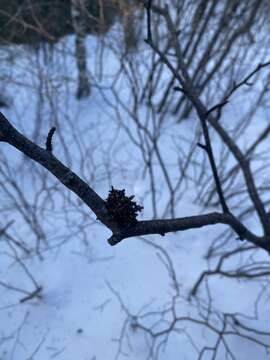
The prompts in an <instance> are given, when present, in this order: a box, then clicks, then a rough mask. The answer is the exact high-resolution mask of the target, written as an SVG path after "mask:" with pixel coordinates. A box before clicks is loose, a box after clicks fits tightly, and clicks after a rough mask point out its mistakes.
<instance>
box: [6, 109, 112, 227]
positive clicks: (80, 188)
mask: <svg viewBox="0 0 270 360" xmlns="http://www.w3.org/2000/svg"><path fill="white" fill-rule="evenodd" d="M0 140H1V141H4V142H7V143H9V144H10V145H12V146H14V147H15V148H16V149H18V150H19V151H21V152H22V153H23V154H25V155H26V156H28V157H29V158H31V159H32V160H34V161H36V162H37V163H39V164H40V165H42V166H43V167H45V168H46V169H47V170H48V171H49V172H51V173H52V174H53V175H54V176H55V177H57V179H58V180H59V181H61V183H62V184H64V185H65V186H66V187H67V188H69V189H70V190H71V191H73V192H74V193H75V194H76V195H78V196H79V198H81V200H82V201H83V202H84V203H85V204H86V205H87V206H88V207H89V208H90V209H91V210H92V211H93V212H94V213H95V214H96V216H97V218H98V219H99V220H100V221H101V222H102V223H103V224H104V225H106V226H108V227H109V228H111V229H114V228H115V226H114V225H115V224H113V223H112V222H111V220H110V217H109V215H108V212H107V208H106V206H105V201H104V200H103V199H102V198H101V197H100V196H99V195H98V194H97V193H96V192H95V191H94V190H93V189H92V188H91V187H90V186H89V185H88V184H87V183H86V182H84V181H83V180H82V179H81V178H80V177H79V176H77V175H76V174H75V173H74V172H72V171H71V170H70V169H69V168H68V167H66V166H65V165H64V164H62V163H61V161H59V160H58V159H57V158H56V157H55V156H53V155H52V153H51V152H49V151H46V150H45V149H43V148H41V147H40V146H38V145H36V144H34V143H33V142H32V141H30V140H28V139H27V138H26V137H25V136H23V135H22V134H21V133H19V132H18V131H17V130H16V129H15V128H14V127H13V126H12V125H11V124H10V122H9V121H8V120H7V119H6V117H5V116H4V115H3V114H2V113H1V112H0Z"/></svg>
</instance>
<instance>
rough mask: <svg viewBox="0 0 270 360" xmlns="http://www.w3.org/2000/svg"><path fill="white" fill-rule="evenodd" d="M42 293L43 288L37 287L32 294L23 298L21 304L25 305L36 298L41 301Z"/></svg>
mask: <svg viewBox="0 0 270 360" xmlns="http://www.w3.org/2000/svg"><path fill="white" fill-rule="evenodd" d="M41 291H42V287H41V286H39V287H37V288H36V289H35V290H34V291H33V292H31V293H30V294H29V295H27V296H25V297H23V298H22V299H20V303H21V304H23V303H25V302H26V301H29V300H32V299H33V298H35V297H36V298H38V299H40V298H41V295H40V293H41Z"/></svg>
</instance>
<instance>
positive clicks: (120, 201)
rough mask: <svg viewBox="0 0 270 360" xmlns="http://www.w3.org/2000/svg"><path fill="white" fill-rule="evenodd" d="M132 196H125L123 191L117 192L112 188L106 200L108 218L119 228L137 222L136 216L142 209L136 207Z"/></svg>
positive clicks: (138, 206)
mask: <svg viewBox="0 0 270 360" xmlns="http://www.w3.org/2000/svg"><path fill="white" fill-rule="evenodd" d="M133 199H134V195H133V196H129V197H128V196H126V195H125V189H123V190H117V189H115V188H114V187H113V186H112V188H111V190H110V191H109V195H108V198H107V199H106V206H107V209H108V212H109V214H110V216H111V217H112V218H113V220H114V221H115V222H116V223H117V224H118V225H119V226H120V227H124V226H127V225H132V224H135V223H136V222H137V216H138V214H139V213H140V212H141V211H142V209H143V207H142V206H140V205H138V204H137V203H136V202H135V201H132V200H133Z"/></svg>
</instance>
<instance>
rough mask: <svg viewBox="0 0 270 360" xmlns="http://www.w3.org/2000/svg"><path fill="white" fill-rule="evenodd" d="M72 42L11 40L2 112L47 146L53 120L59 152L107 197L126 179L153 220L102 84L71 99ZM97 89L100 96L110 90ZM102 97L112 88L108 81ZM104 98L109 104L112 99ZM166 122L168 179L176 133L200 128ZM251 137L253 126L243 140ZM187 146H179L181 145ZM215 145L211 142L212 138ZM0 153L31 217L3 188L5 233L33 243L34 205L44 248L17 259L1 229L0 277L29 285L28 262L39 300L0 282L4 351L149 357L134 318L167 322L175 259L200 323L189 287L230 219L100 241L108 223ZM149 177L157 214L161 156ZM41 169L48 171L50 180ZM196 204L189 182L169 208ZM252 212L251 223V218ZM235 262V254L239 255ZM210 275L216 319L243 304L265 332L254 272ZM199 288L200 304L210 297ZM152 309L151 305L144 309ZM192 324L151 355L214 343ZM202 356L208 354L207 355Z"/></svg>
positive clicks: (136, 163)
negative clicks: (45, 44)
mask: <svg viewBox="0 0 270 360" xmlns="http://www.w3.org/2000/svg"><path fill="white" fill-rule="evenodd" d="M73 41H74V38H72V37H70V38H68V39H65V40H63V41H62V43H61V44H59V45H57V48H56V49H54V51H53V53H52V54H51V56H52V57H53V59H50V60H48V62H47V63H46V61H44V58H43V57H42V52H39V53H37V52H32V53H31V52H26V51H25V50H24V49H20V48H14V49H10V51H11V53H12V54H13V57H14V60H13V61H14V64H13V66H10V65H9V66H7V67H6V69H4V68H3V69H2V73H3V74H5V76H10V79H12V80H13V82H10V83H9V85H8V87H7V88H6V89H5V90H6V92H7V93H8V94H9V95H10V97H11V98H12V101H13V102H12V106H11V108H10V109H9V110H5V111H4V113H5V114H6V116H7V117H8V118H9V119H10V121H11V122H12V123H13V124H14V125H15V126H17V128H18V129H19V130H20V131H22V132H23V133H24V134H25V135H27V136H28V137H30V138H32V139H33V138H34V139H35V141H36V142H37V143H39V144H44V142H45V140H46V135H47V132H48V130H49V128H50V127H51V126H53V125H56V127H57V132H56V134H55V137H54V153H55V155H56V156H57V157H59V159H61V160H62V161H63V162H64V163H66V164H68V165H69V166H71V167H72V169H73V170H74V171H75V172H77V173H78V175H79V176H81V177H82V178H84V180H86V181H88V182H89V183H90V184H91V186H92V187H93V188H94V189H95V190H96V191H97V192H98V193H99V194H100V195H101V196H102V197H104V198H106V196H107V194H108V191H109V189H110V186H111V185H114V186H115V187H116V188H125V189H126V191H127V193H128V194H135V195H136V199H138V201H139V202H141V203H143V205H144V212H143V214H142V218H144V219H147V218H151V217H152V216H153V213H152V207H151V196H150V195H149V180H148V179H147V178H146V176H145V172H144V163H143V160H142V156H141V153H140V151H139V150H138V149H137V148H136V146H135V145H134V144H133V143H132V142H131V141H130V138H129V136H128V135H127V132H126V131H124V130H123V128H122V127H121V126H120V125H119V122H118V121H117V119H116V118H115V113H114V112H113V110H112V107H111V106H109V105H108V102H107V101H105V99H104V96H103V95H104V93H103V95H102V94H101V92H100V89H98V88H96V87H95V86H93V87H92V93H91V97H90V98H89V99H86V100H83V101H81V102H77V101H76V100H75V98H74V93H75V88H76V68H75V62H74V58H73V54H72V52H73V50H72V49H73V46H72V44H73ZM96 48H97V40H96V39H94V38H92V37H89V39H88V50H89V49H90V50H91V49H96ZM5 51H6V50H5ZM5 51H4V52H5ZM105 51H108V52H107V54H105V59H106V61H104V60H103V61H104V62H103V64H104V66H106V67H105V70H104V72H105V73H104V75H103V78H102V81H101V85H102V86H103V87H104V89H105V88H106V86H107V85H108V84H110V83H111V81H112V80H111V79H112V76H113V74H114V73H116V72H117V68H118V67H119V66H120V65H119V63H118V60H117V58H115V57H114V55H113V53H111V52H109V50H105ZM49 55H50V54H49ZM96 61H97V60H96V57H95V54H93V53H91V51H89V66H90V69H91V71H92V72H94V71H95V64H96ZM3 66H4V65H3ZM63 80H64V81H63ZM6 83H7V81H6ZM39 91H40V93H42V95H43V96H44V99H43V100H44V101H43V102H41V104H40V103H39V101H41V100H40V98H38V95H37V94H38V92H39ZM104 91H105V93H106V91H107V90H106V89H105V90H104ZM125 91H126V89H125V88H124V87H123V88H122V89H121V96H122V99H126V101H128V96H126V94H125ZM44 94H46V96H45V95H44ZM119 94H120V93H119ZM106 96H107V97H110V89H108V92H107V93H106ZM111 101H112V103H113V102H114V101H115V100H114V98H113V97H112V98H111ZM237 101H239V99H238V98H237V97H236V100H235V104H236V106H233V105H230V106H229V108H228V109H226V112H225V114H224V118H226V116H227V117H228V118H231V117H232V116H235V114H236V113H235V112H236V111H237V109H238V111H239V108H240V107H239V104H238V103H237ZM128 105H129V104H127V106H128ZM242 108H243V109H244V108H245V104H241V109H240V111H241V112H242V113H243V110H242ZM141 111H142V113H145V112H146V111H147V110H146V109H145V108H143V107H142V110H141ZM268 115H269V114H268V113H264V114H262V116H261V118H260V119H259V120H258V122H257V123H256V125H253V126H251V127H250V130H249V132H246V133H245V136H246V138H243V140H241V141H243V143H242V144H241V145H245V144H246V143H247V142H248V141H249V139H250V138H249V136H253V135H254V133H255V132H256V131H258V130H259V129H261V128H263V126H264V124H265V118H266V117H267V116H268ZM41 119H43V120H42V122H41ZM192 120H194V119H192ZM167 124H170V125H167ZM167 124H166V126H164V128H163V130H164V131H163V133H162V136H161V138H160V140H159V144H160V147H161V149H162V156H163V158H164V160H165V163H166V164H167V166H168V168H169V169H170V170H169V171H171V174H172V175H171V176H172V177H173V172H174V171H176V170H175V168H176V167H175V166H176V164H177V157H176V152H177V147H176V146H175V142H177V140H178V139H180V138H181V136H183V135H184V136H185V137H186V138H189V137H192V136H193V133H194V129H195V125H194V123H193V122H192V121H184V122H182V123H181V124H175V123H173V120H172V119H170V118H168V123H167ZM127 126H128V127H129V129H130V131H131V132H134V133H136V127H135V125H134V124H133V123H131V122H129V123H128V125H127ZM227 126H228V127H230V126H231V124H230V123H228V124H227ZM247 134H250V135H248V137H247ZM182 146H183V147H184V146H185V142H183V145H182ZM215 146H216V147H217V149H218V146H219V145H218V143H217V144H215ZM1 151H2V152H3V154H4V155H5V159H8V163H7V164H5V163H4V162H2V163H1V167H2V169H3V171H4V172H6V173H8V172H7V167H9V172H10V178H12V177H14V178H15V179H16V181H18V184H20V188H21V190H22V193H23V196H25V197H26V198H27V201H29V203H30V204H32V206H33V207H32V208H31V206H30V207H29V208H28V209H26V214H24V213H22V212H20V211H19V210H18V206H22V204H23V201H22V198H21V199H19V200H18V204H16V202H15V200H16V199H17V197H18V195H19V192H16V191H15V190H14V188H13V189H11V188H9V190H10V192H11V193H12V194H13V195H14V199H15V200H14V201H13V202H12V201H11V198H12V197H8V196H7V194H6V197H4V192H3V200H2V202H3V203H4V205H3V204H2V214H3V218H2V219H1V224H2V225H3V226H4V225H5V224H6V223H7V222H8V221H14V223H13V224H12V225H11V227H10V228H9V229H8V231H9V232H10V234H12V236H14V238H15V239H16V236H19V237H20V239H22V240H23V242H25V243H26V244H28V245H29V247H31V246H32V247H34V246H35V244H36V242H37V237H36V235H35V232H34V231H33V228H32V227H31V224H30V225H29V224H28V223H27V221H26V217H25V216H26V215H27V213H28V214H29V213H30V212H31V211H33V212H34V211H37V212H38V214H39V217H38V219H39V220H38V221H39V222H40V225H41V226H42V229H43V231H44V232H45V234H46V239H45V240H44V239H42V240H41V245H40V249H39V255H40V256H37V255H35V254H31V255H26V254H24V253H23V251H21V252H20V251H19V249H17V248H16V253H17V255H18V256H19V257H20V258H21V259H22V261H23V264H24V266H22V262H18V261H15V259H14V251H13V250H14V248H10V247H9V246H8V245H7V244H6V242H5V238H4V237H3V238H2V239H1V240H2V241H1V243H0V246H1V254H0V263H1V267H0V279H1V282H4V283H5V284H10V285H12V286H13V287H18V288H20V289H26V290H28V291H29V292H31V291H33V289H34V288H33V283H32V282H31V279H30V278H29V276H27V271H30V273H31V274H32V276H33V277H34V279H35V281H36V282H37V284H38V285H39V286H41V287H42V292H41V298H40V299H32V300H29V301H27V302H24V303H19V301H20V299H22V298H23V297H24V294H21V293H19V292H17V291H15V289H13V290H12V289H7V288H5V287H3V286H0V299H1V300H0V359H1V360H7V359H14V360H26V359H29V360H30V359H36V360H47V359H54V358H55V359H59V360H74V359H80V360H93V359H96V360H101V359H102V360H107V359H114V358H115V357H117V356H118V358H119V359H124V358H129V359H134V360H135V359H140V360H144V359H146V358H148V357H149V356H150V355H152V356H154V355H155V354H149V338H148V337H147V336H146V335H145V333H144V332H143V331H142V330H140V329H138V328H136V326H135V327H133V326H132V316H134V317H138V318H139V317H140V315H143V314H147V313H149V314H148V315H149V317H147V319H146V320H145V321H146V325H149V324H151V323H154V322H155V321H157V323H156V327H155V330H162V329H164V328H166V326H168V324H170V315H168V314H164V318H163V320H164V321H163V322H161V321H158V320H157V319H159V320H160V317H161V315H160V314H159V312H162V311H163V310H164V309H165V308H167V307H169V306H170V304H171V302H172V299H173V296H175V295H176V288H175V286H174V285H173V282H172V272H171V270H172V267H171V266H173V268H174V270H175V272H176V275H177V282H178V285H179V286H178V287H177V289H178V290H179V294H177V301H176V304H175V309H176V312H177V316H178V317H190V318H192V319H194V318H197V319H200V320H202V319H203V318H204V315H202V313H203V305H201V308H198V307H197V306H196V301H193V300H190V301H189V299H188V296H189V293H190V291H191V289H192V286H193V285H194V283H195V282H196V280H197V278H198V277H199V275H200V274H201V272H202V271H204V270H206V269H208V266H209V264H208V262H207V260H206V259H205V255H206V253H207V250H208V248H209V246H210V244H211V243H212V240H213V239H214V238H215V237H216V236H218V234H219V233H220V232H221V231H223V230H224V229H225V227H223V226H213V227H208V228H204V229H199V230H192V231H191V230H190V231H186V232H183V233H176V234H170V235H166V236H165V237H161V236H149V237H147V239H146V240H147V241H145V239H137V238H131V239H127V240H125V241H123V242H122V243H120V244H119V245H118V246H116V247H110V246H109V245H108V244H107V241H106V239H107V238H108V237H109V236H110V234H109V231H108V230H107V229H105V228H104V227H103V226H101V225H100V224H99V223H98V222H97V221H96V220H95V218H94V217H93V216H92V214H90V212H88V209H87V208H86V207H85V206H84V205H82V204H81V202H80V201H78V200H77V198H76V197H75V196H74V195H73V194H68V191H67V190H65V189H64V188H63V186H62V185H60V184H58V183H57V181H55V179H53V178H52V176H50V175H48V174H46V171H44V170H41V169H40V168H39V166H37V165H34V164H33V163H32V162H31V161H30V160H25V162H24V164H23V165H20V164H21V159H22V157H21V155H20V154H18V152H17V151H16V150H14V149H12V148H10V147H9V146H8V145H6V144H1ZM4 155H3V156H2V157H3V158H4ZM7 165H8V166H7ZM35 171H37V173H36V174H35ZM1 173H2V172H1ZM177 174H178V173H176V175H175V178H177ZM155 176H156V177H157V178H158V179H160V183H159V184H158V186H159V188H158V189H157V190H158V191H157V192H158V197H157V198H158V209H161V210H159V211H160V214H162V212H163V210H164V208H165V205H166V201H168V195H167V192H166V185H164V179H163V175H162V172H161V171H160V170H159V169H158V165H156V175H155ZM20 177H21V178H20ZM41 178H43V179H44V182H45V185H46V186H45V187H44V184H42V183H41ZM5 182H6V183H8V178H6V179H4V178H3V175H2V177H1V184H2V186H4V183H5ZM37 193H38V198H37ZM50 197H51V198H50ZM202 211H203V210H202V208H201V207H200V206H199V204H196V199H195V190H194V188H192V186H191V185H190V187H189V188H188V189H187V190H186V191H185V193H184V195H183V196H182V198H181V201H180V203H179V204H177V206H176V216H185V215H194V214H198V213H201V212H202ZM88 216H89V217H88ZM248 221H249V223H248V224H250V225H251V226H253V227H254V226H257V225H256V224H257V223H256V221H254V220H253V219H249V220H248ZM149 242H152V243H153V244H154V245H155V246H153V244H152V245H151V244H150V243H149ZM241 245H242V244H241V243H240V244H238V243H237V242H235V240H234V238H233V237H232V243H230V244H229V245H228V244H227V245H225V247H226V246H228V248H231V247H232V248H233V247H237V246H241ZM13 246H14V245H13ZM159 247H161V248H159ZM162 248H163V249H165V251H166V254H167V255H169V256H170V258H171V260H172V264H170V263H169V262H168V258H167V257H166V254H164V253H163V251H162ZM11 254H12V256H10V255H11ZM250 256H251V255H250ZM255 257H256V259H258V258H261V259H262V260H263V261H268V258H267V256H266V254H264V253H263V252H259V254H258V253H257V252H256V254H255V253H254V258H255ZM234 261H236V260H233V262H231V263H230V261H228V265H227V267H228V268H230V267H232V268H233V266H235V262H234ZM237 261H240V260H239V258H237ZM26 269H27V270H26ZM209 283H210V285H211V287H212V288H213V287H214V289H215V291H214V294H213V293H212V295H214V298H213V299H212V303H211V307H212V309H213V312H214V313H216V314H217V315H216V319H214V320H213V323H214V324H216V326H217V327H218V326H219V322H220V324H222V321H220V318H219V315H218V314H219V313H223V314H224V313H238V312H239V313H240V312H241V313H243V314H246V315H247V316H250V317H252V316H254V317H256V316H257V315H258V320H256V321H252V320H249V321H248V320H247V319H246V320H247V321H248V324H249V326H251V323H252V324H253V325H254V326H255V327H260V328H261V329H265V330H269V321H268V319H269V314H270V313H269V311H270V307H269V305H267V301H266V300H267V299H268V297H267V296H268V295H267V292H266V293H264V295H263V296H262V298H260V299H259V302H260V304H261V306H260V307H259V309H260V310H258V314H256V309H254V303H255V302H256V299H257V297H258V294H259V291H260V287H259V284H258V283H257V282H256V281H253V282H244V281H242V282H240V281H239V280H237V279H233V278H232V279H230V278H227V279H221V278H220V276H215V277H213V278H212V279H211V280H209ZM210 285H209V286H210ZM203 294H204V292H203ZM203 296H204V295H202V304H204V303H206V300H205V299H204V300H203ZM261 309H263V312H262V314H261V313H260V312H261ZM151 312H157V313H158V314H157V313H152V315H151ZM128 315H130V316H131V317H130V318H129V320H130V322H128V323H126V325H127V326H126V327H124V328H123V325H125V321H126V319H127V316H128ZM134 319H135V318H133V320H134ZM136 319H137V318H136ZM142 321H144V320H142ZM197 325H198V324H197ZM197 325H196V324H194V323H192V322H189V321H183V322H179V324H178V325H177V326H176V328H177V331H178V332H174V333H171V334H170V336H169V338H168V339H167V343H166V346H165V347H164V349H163V348H162V351H161V352H160V353H159V357H158V359H167V360H175V359H176V358H181V359H188V360H190V359H195V358H197V354H198V351H199V350H200V349H201V348H202V347H203V346H212V345H213V344H214V342H215V341H216V337H215V334H214V333H212V332H211V331H210V330H209V329H206V328H205V327H204V326H197ZM123 329H124V330H125V332H123ZM126 335H128V336H126ZM228 338H229V340H228V341H229V343H230V345H231V346H232V348H233V350H234V352H235V354H237V355H236V359H237V360H238V359H239V360H240V359H243V360H244V359H252V358H254V357H255V356H256V357H257V358H259V359H262V360H263V359H268V358H269V355H267V353H266V352H265V351H264V349H263V348H262V347H259V346H258V345H257V344H256V343H255V342H249V341H248V339H246V340H244V339H243V338H240V337H239V338H237V337H231V338H230V335H228ZM119 340H121V342H119ZM266 341H269V338H268V339H267V340H266ZM154 351H157V350H156V349H155V350H154ZM223 351H224V348H223V349H221V350H220V353H219V356H218V357H217V358H218V359H223V358H224V357H223V356H224V352H223ZM207 358H208V357H207V354H206V356H205V357H204V359H207Z"/></svg>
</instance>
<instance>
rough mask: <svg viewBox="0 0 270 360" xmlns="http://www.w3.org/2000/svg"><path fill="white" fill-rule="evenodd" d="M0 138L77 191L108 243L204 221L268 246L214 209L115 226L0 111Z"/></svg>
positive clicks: (75, 179)
mask: <svg viewBox="0 0 270 360" xmlns="http://www.w3.org/2000/svg"><path fill="white" fill-rule="evenodd" d="M0 141H3V142H7V143H9V144H10V145H12V146H14V147H15V148H17V149H18V150H19V151H21V152H22V153H23V154H25V155H26V156H28V157H29V158H31V159H33V160H34V161H36V162H37V163H39V164H40V165H42V166H43V167H45V168H46V169H47V170H48V171H49V172H51V173H52V174H53V175H54V176H55V177H56V178H57V179H58V180H59V181H61V182H62V184H64V185H65V186H66V187H67V188H69V189H70V190H71V191H73V192H74V193H75V194H76V195H78V196H79V197H80V198H81V200H82V201H83V202H84V203H85V204H86V205H87V206H88V207H89V208H90V209H91V210H92V211H93V212H94V213H95V214H96V216H97V218H98V219H99V220H100V221H101V222H102V223H103V224H104V225H105V226H106V227H107V228H108V229H110V230H111V231H112V233H113V235H112V236H111V237H110V239H109V240H108V242H109V243H110V244H111V245H116V244H118V243H119V242H120V241H121V240H123V239H125V238H129V237H134V236H142V235H150V234H159V235H165V234H166V233H169V232H175V231H184V230H188V229H195V228H200V227H203V226H207V225H214V224H226V225H229V226H230V227H231V228H232V229H233V230H234V231H235V233H236V234H237V235H238V236H239V238H240V239H246V240H248V241H250V242H251V243H253V244H255V245H257V246H259V247H261V248H263V249H265V250H267V251H268V250H269V249H270V240H269V239H267V238H265V237H262V238H261V237H258V236H256V235H254V234H253V233H251V232H250V231H249V230H248V229H247V228H246V227H245V226H244V225H243V224H241V223H240V222H239V221H238V220H237V219H236V218H235V217H234V216H233V215H232V214H230V213H217V212H214V213H210V214H205V215H198V216H190V217H183V218H178V219H168V220H148V221H138V222H136V223H135V224H134V225H127V226H124V225H121V227H119V225H118V224H116V222H115V221H114V220H112V218H111V216H110V214H109V213H108V210H107V207H106V203H105V201H104V200H103V199H102V198H101V197H100V196H99V195H98V194H97V193H96V192H95V191H94V190H93V189H92V188H91V187H90V186H89V185H88V184H87V183H85V182H84V181H83V180H82V179H81V178H80V177H79V176H77V175H76V174H75V173H74V172H72V171H71V170H70V169H69V168H68V167H66V166H65V165H63V164H62V163H61V161H59V160H58V159H57V158H56V157H55V156H53V155H52V154H51V153H50V152H48V151H46V150H45V149H42V148H41V147H39V146H38V145H36V144H34V143H33V142H32V141H30V140H28V139H27V138H26V137H24V136H23V135H22V134H21V133H19V132H18V131H17V130H16V129H15V128H14V127H13V126H12V125H11V124H10V123H9V121H8V120H7V119H6V117H5V116H4V115H3V114H2V113H1V112H0Z"/></svg>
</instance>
